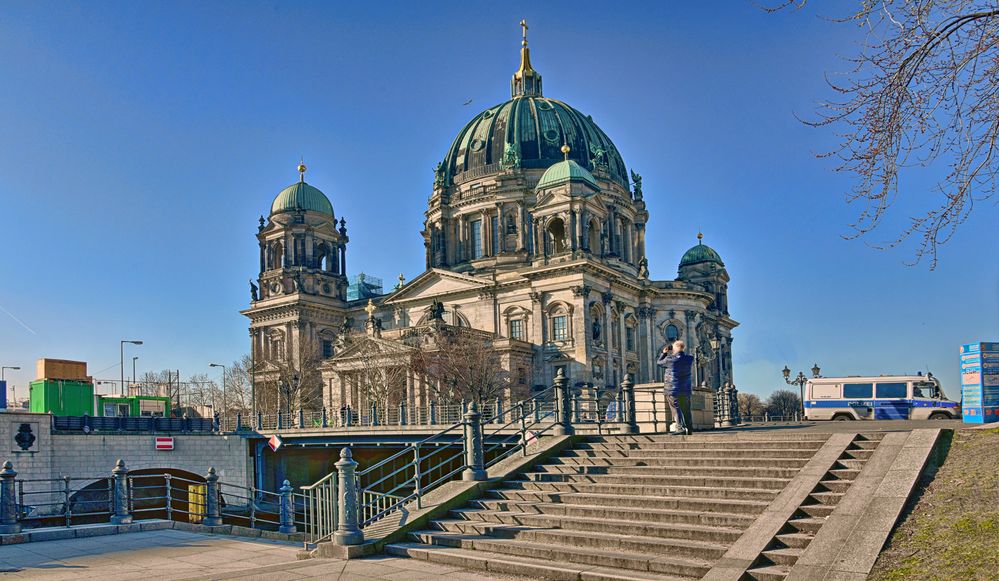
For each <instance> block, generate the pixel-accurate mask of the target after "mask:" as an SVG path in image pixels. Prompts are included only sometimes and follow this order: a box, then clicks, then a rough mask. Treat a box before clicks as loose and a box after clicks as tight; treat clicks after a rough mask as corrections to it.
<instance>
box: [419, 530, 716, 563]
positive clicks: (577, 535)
mask: <svg viewBox="0 0 999 581" xmlns="http://www.w3.org/2000/svg"><path fill="white" fill-rule="evenodd" d="M455 528H458V527H455ZM471 528H475V527H471ZM485 528H488V532H486V533H480V532H472V533H471V534H469V533H466V532H464V531H460V530H458V531H451V530H444V531H435V530H425V531H418V532H415V533H411V535H410V537H411V538H413V539H415V540H418V541H419V542H422V543H427V544H432V543H437V544H440V543H438V541H437V540H436V539H437V538H441V537H447V538H459V539H464V538H468V537H474V538H489V539H504V540H515V541H526V542H530V543H533V544H535V545H537V546H539V547H555V546H559V547H572V548H586V549H594V550H599V551H612V552H626V553H636V554H639V555H649V556H680V557H683V558H685V559H686V558H693V559H703V560H715V559H718V558H720V557H721V556H722V555H724V554H725V551H726V550H727V549H728V547H727V546H726V545H721V544H718V543H711V542H705V541H694V540H687V539H663V538H655V537H642V536H635V535H623V534H620V533H601V532H596V531H572V530H566V529H551V528H546V529H540V528H534V527H523V526H513V525H487V526H486V527H485Z"/></svg>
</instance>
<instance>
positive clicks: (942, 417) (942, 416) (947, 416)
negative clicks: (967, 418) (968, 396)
mask: <svg viewBox="0 0 999 581" xmlns="http://www.w3.org/2000/svg"><path fill="white" fill-rule="evenodd" d="M930 419H931V420H949V419H950V414H946V413H944V412H933V413H932V414H930Z"/></svg>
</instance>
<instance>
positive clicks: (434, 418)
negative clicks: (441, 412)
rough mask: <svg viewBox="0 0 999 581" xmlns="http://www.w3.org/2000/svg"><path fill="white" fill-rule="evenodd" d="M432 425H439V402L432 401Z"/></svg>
mask: <svg viewBox="0 0 999 581" xmlns="http://www.w3.org/2000/svg"><path fill="white" fill-rule="evenodd" d="M430 425H431V426H434V425H437V400H430Z"/></svg>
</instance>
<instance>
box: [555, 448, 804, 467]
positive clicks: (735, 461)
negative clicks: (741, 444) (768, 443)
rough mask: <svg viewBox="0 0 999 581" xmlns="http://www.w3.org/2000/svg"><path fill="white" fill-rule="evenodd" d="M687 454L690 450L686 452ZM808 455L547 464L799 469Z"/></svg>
mask: <svg viewBox="0 0 999 581" xmlns="http://www.w3.org/2000/svg"><path fill="white" fill-rule="evenodd" d="M687 453H688V454H689V452H687ZM809 460H811V458H810V457H809V458H767V457H755V456H749V457H734V458H729V457H724V456H714V455H711V456H693V457H690V456H660V457H650V456H644V455H643V456H630V457H627V458H599V457H576V456H562V457H559V458H552V459H550V460H548V461H547V462H546V464H555V465H566V466H654V467H663V468H672V469H677V468H678V467H692V466H706V467H735V466H744V467H749V468H753V467H767V468H801V467H802V466H804V465H805V464H807V463H808V461H809Z"/></svg>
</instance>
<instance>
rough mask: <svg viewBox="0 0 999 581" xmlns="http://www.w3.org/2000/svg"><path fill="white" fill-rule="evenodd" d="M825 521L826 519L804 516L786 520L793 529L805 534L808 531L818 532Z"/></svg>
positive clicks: (811, 532)
mask: <svg viewBox="0 0 999 581" xmlns="http://www.w3.org/2000/svg"><path fill="white" fill-rule="evenodd" d="M825 522H826V519H824V518H819V517H813V516H805V517H797V518H792V519H791V520H789V521H787V524H788V525H790V527H791V528H792V529H793V530H796V531H798V532H802V533H806V534H807V533H810V534H813V535H814V534H815V533H817V532H819V529H820V528H822V525H823V524H825Z"/></svg>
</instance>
